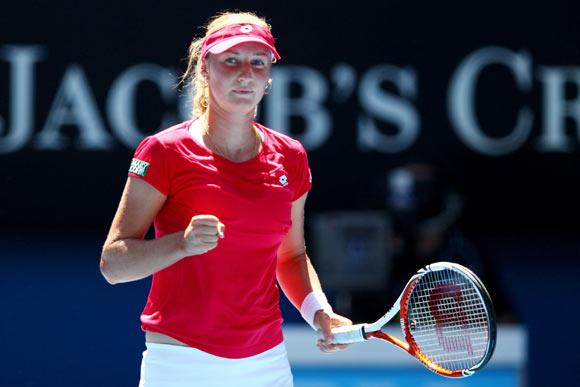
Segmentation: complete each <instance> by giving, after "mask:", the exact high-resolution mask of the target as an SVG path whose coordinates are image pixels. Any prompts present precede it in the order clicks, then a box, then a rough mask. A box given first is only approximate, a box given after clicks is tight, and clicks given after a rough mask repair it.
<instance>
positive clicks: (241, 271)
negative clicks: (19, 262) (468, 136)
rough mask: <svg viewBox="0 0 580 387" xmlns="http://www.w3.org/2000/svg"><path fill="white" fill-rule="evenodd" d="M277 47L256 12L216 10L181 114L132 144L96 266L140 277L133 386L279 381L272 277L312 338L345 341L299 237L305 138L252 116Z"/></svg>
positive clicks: (195, 45) (197, 52)
mask: <svg viewBox="0 0 580 387" xmlns="http://www.w3.org/2000/svg"><path fill="white" fill-rule="evenodd" d="M278 59H280V55H279V54H278V52H277V50H276V48H275V46H274V38H273V37H272V34H271V31H270V26H269V25H268V24H267V23H266V21H265V20H264V19H262V18H259V17H257V16H256V15H254V14H251V13H240V12H235V13H224V14H220V15H217V16H216V17H215V18H214V19H213V20H211V22H210V23H209V25H208V26H207V29H206V33H205V36H204V37H203V38H201V39H195V40H194V41H193V42H192V44H191V46H190V50H189V65H188V69H187V71H186V73H185V75H184V79H185V80H186V81H187V82H191V84H192V86H193V87H192V90H193V92H194V98H193V101H194V111H193V119H192V120H189V121H186V122H183V123H180V124H178V125H176V126H173V127H171V128H169V129H166V130H164V131H161V132H159V133H157V134H155V135H152V136H149V137H147V138H145V139H144V140H143V141H142V142H141V144H140V145H139V146H138V148H137V150H136V151H135V155H134V158H133V161H132V163H131V166H130V169H129V177H128V180H127V183H126V186H125V189H124V192H123V195H122V197H121V201H120V204H119V208H118V210H117V213H116V215H115V217H114V220H113V223H112V226H111V229H110V231H109V235H108V236H107V239H106V241H105V243H104V247H103V252H102V256H101V271H102V273H103V275H104V276H105V278H106V279H107V281H109V282H110V283H112V284H114V283H121V282H129V281H136V280H139V279H142V278H145V277H148V276H150V275H152V276H153V279H152V284H151V290H150V292H149V297H148V299H147V303H146V305H145V308H144V310H143V313H142V314H141V328H142V329H143V331H145V340H146V347H147V350H146V351H145V352H144V353H143V360H142V365H141V381H140V386H141V387H180V386H252V387H266V386H267V387H274V386H281V387H282V386H284V387H288V386H292V383H293V381H292V375H291V372H290V367H289V364H288V359H287V355H286V349H285V346H284V343H283V336H282V329H281V326H282V316H281V313H280V308H279V299H278V297H279V293H278V287H277V284H276V281H278V283H279V284H280V286H281V287H282V290H283V291H284V293H285V294H286V296H287V297H288V299H289V300H290V301H291V302H292V303H293V304H294V306H296V308H298V309H299V310H300V312H301V314H302V316H303V317H304V319H305V320H306V321H307V322H308V323H309V324H310V325H311V326H312V327H313V328H315V329H317V330H320V331H321V332H322V334H323V338H322V339H319V340H318V343H317V345H318V347H319V348H320V350H322V351H324V352H330V351H335V350H338V349H343V348H345V346H339V345H333V344H332V343H331V340H332V333H331V328H332V327H336V326H341V325H349V324H351V321H350V320H348V319H346V318H344V317H342V316H339V315H337V314H334V313H333V312H332V309H331V308H330V305H329V304H328V302H327V301H326V297H325V296H324V293H323V292H322V289H321V285H320V282H319V280H318V276H317V274H316V272H315V270H314V268H313V267H312V265H311V263H310V260H309V258H308V256H307V254H306V250H305V243H304V230H303V227H304V205H305V202H306V196H307V193H308V191H309V190H310V187H311V178H310V171H309V167H308V160H307V156H306V151H305V150H304V148H303V146H302V145H301V144H300V143H299V142H298V141H296V140H294V139H291V138H290V137H288V136H285V135H282V134H280V133H277V132H275V131H273V130H271V129H269V128H266V127H264V126H263V125H260V124H258V123H256V122H255V121H254V119H255V116H256V110H257V106H258V104H259V102H260V101H261V99H262V97H263V96H264V94H265V93H267V92H268V90H269V88H270V87H271V82H272V80H271V70H272V64H273V63H274V62H275V61H276V60H278ZM152 222H154V225H155V239H153V240H144V239H143V238H144V235H145V234H146V232H147V230H148V229H149V227H150V225H151V223H152Z"/></svg>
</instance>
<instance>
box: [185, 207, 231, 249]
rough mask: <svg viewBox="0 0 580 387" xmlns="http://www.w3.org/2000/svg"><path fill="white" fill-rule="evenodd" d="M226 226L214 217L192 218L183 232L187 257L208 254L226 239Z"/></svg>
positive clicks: (201, 216) (197, 216) (199, 216)
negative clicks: (220, 241)
mask: <svg viewBox="0 0 580 387" xmlns="http://www.w3.org/2000/svg"><path fill="white" fill-rule="evenodd" d="M224 230H225V225H224V224H223V223H222V222H220V221H219V219H218V218H217V217H215V216H213V215H196V216H194V217H192V218H191V221H190V222H189V225H188V226H187V228H186V229H185V231H184V232H183V248H184V250H185V253H186V255H199V254H203V253H207V252H208V251H210V250H212V249H214V248H215V247H216V246H217V245H218V241H219V240H220V239H222V238H223V237H224Z"/></svg>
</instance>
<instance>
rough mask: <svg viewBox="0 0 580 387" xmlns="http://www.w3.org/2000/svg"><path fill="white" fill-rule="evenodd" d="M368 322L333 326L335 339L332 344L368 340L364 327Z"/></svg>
mask: <svg viewBox="0 0 580 387" xmlns="http://www.w3.org/2000/svg"><path fill="white" fill-rule="evenodd" d="M365 325H366V324H356V325H347V326H342V327H338V328H332V334H333V335H334V339H333V340H332V344H350V343H359V342H361V341H366V340H367V338H366V337H365V331H364V327H365Z"/></svg>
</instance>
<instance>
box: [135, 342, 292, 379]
mask: <svg viewBox="0 0 580 387" xmlns="http://www.w3.org/2000/svg"><path fill="white" fill-rule="evenodd" d="M145 345H146V347H147V349H146V350H145V351H144V352H143V361H142V362H141V380H140V382H139V387H197V386H211V387H221V386H224V387H225V386H227V387H231V386H236V387H292V386H293V379H292V373H291V371H290V364H289V362H288V357H287V354H286V346H285V345H284V343H281V344H279V345H277V346H275V347H274V348H272V349H269V350H267V351H265V352H262V353H261V354H259V355H256V356H251V357H246V358H242V359H227V358H223V357H219V356H214V355H210V354H209V353H207V352H203V351H200V350H199V349H196V348H192V347H185V346H180V345H171V344H158V343H145Z"/></svg>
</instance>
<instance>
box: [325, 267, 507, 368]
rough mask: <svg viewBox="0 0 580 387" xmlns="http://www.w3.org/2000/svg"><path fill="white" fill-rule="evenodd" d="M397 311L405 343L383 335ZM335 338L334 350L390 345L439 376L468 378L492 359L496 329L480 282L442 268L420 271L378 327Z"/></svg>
mask: <svg viewBox="0 0 580 387" xmlns="http://www.w3.org/2000/svg"><path fill="white" fill-rule="evenodd" d="M399 311H400V312H401V313H400V318H401V328H402V330H403V334H404V339H400V338H398V337H396V336H392V335H389V334H387V333H385V332H383V331H381V328H382V327H383V326H384V325H385V324H386V323H387V322H389V321H390V320H391V319H392V318H393V317H395V315H396V314H397V312H399ZM332 332H333V334H334V340H333V343H335V344H347V343H356V342H361V341H366V340H368V339H371V338H372V339H380V340H386V341H388V342H390V343H392V344H394V345H396V346H398V347H400V348H402V349H403V350H405V351H407V352H408V353H409V354H411V355H412V356H414V357H416V358H417V359H419V361H420V362H421V363H423V364H424V365H425V366H426V367H427V368H429V369H430V370H431V371H433V372H436V373H437V374H439V375H443V376H447V377H465V376H470V375H473V374H474V373H475V372H476V371H479V370H480V369H482V368H483V367H484V366H485V364H486V363H487V362H488V361H489V359H490V358H491V356H492V354H493V350H494V348H495V340H496V323H495V315H494V311H493V305H492V303H491V298H490V297H489V294H488V292H487V290H486V289H485V287H484V286H483V283H482V282H481V280H480V279H479V278H477V276H476V275H475V274H474V273H473V272H471V271H470V270H469V269H467V268H465V267H463V266H461V265H458V264H455V263H449V262H438V263H433V264H431V265H428V266H426V267H425V268H423V269H421V270H419V271H418V272H417V274H415V275H414V276H413V277H412V278H411V279H410V280H409V282H408V283H407V286H405V290H403V293H402V294H401V295H400V296H399V299H398V300H397V301H396V302H395V304H394V305H393V306H392V307H391V309H390V310H389V311H388V312H387V313H386V314H385V315H384V316H383V317H381V318H380V319H379V320H378V321H377V322H375V323H373V324H356V325H352V326H345V327H339V328H334V329H333V330H332Z"/></svg>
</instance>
